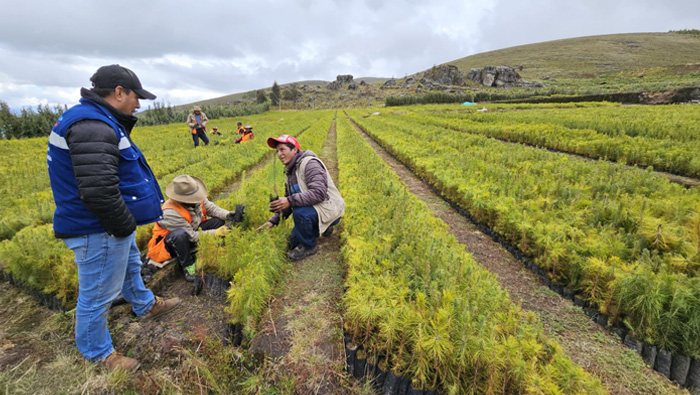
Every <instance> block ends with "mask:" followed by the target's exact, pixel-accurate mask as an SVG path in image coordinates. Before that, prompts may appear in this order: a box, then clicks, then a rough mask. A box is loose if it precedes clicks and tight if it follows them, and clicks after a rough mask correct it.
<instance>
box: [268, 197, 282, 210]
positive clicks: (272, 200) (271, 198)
mask: <svg viewBox="0 0 700 395" xmlns="http://www.w3.org/2000/svg"><path fill="white" fill-rule="evenodd" d="M279 198H280V197H279V196H275V195H273V194H270V203H272V202H274V201H275V200H277V199H279ZM270 212H273V211H272V209H270Z"/></svg>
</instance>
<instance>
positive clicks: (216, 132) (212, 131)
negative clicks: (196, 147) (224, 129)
mask: <svg viewBox="0 0 700 395" xmlns="http://www.w3.org/2000/svg"><path fill="white" fill-rule="evenodd" d="M211 134H216V135H219V136H221V132H219V128H217V127H216V126H214V127H213V128H211Z"/></svg>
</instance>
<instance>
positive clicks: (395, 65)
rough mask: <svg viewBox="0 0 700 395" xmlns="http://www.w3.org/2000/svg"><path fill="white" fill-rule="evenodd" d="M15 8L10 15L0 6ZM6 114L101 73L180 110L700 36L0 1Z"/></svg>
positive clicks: (284, 9) (300, 0)
mask: <svg viewBox="0 0 700 395" xmlns="http://www.w3.org/2000/svg"><path fill="white" fill-rule="evenodd" d="M2 3H7V4H2ZM0 6H2V9H3V16H4V18H3V23H2V24H0V100H3V101H6V102H7V103H8V104H10V106H11V107H13V108H18V107H20V106H25V105H36V104H39V103H68V104H72V103H74V102H76V101H77V99H78V91H79V88H80V87H81V86H88V85H89V77H90V75H91V74H92V73H93V72H94V70H96V69H97V68H98V67H99V66H101V65H103V64H110V63H119V64H122V65H124V66H126V67H129V68H131V69H132V70H134V71H135V72H136V73H137V74H138V75H139V78H140V79H141V81H142V83H143V84H144V86H145V87H146V88H147V89H149V90H151V91H153V92H155V93H156V94H157V95H158V96H159V100H161V99H162V100H165V101H166V102H170V103H172V104H181V103H186V102H191V101H195V100H200V99H205V98H210V97H216V96H220V95H225V94H229V93H235V92H241V91H247V90H251V89H255V88H260V87H266V86H270V85H271V84H272V82H273V81H277V82H279V83H287V82H293V81H298V80H307V79H323V80H333V79H334V78H335V76H336V75H338V74H348V73H349V74H353V75H355V76H356V77H360V76H378V77H391V76H394V77H403V76H404V75H406V74H412V73H415V72H418V71H421V70H424V69H427V68H429V67H431V66H433V65H434V64H440V63H444V62H447V61H450V60H454V59H457V58H461V57H464V56H467V55H470V54H474V53H478V52H483V51H489V50H494V49H499V48H504V47H509V46H514V45H521V44H528V43H534V42H540V41H548V40H554V39H561V38H568V37H577V36H586V35H595V34H607V33H623V32H640V31H668V30H670V29H676V30H677V29H683V28H698V27H699V25H700V24H699V23H698V22H700V20H699V18H700V17H698V15H700V2H697V1H696V0H692V1H691V0H677V1H668V2H658V1H656V2H653V1H650V0H639V1H631V0H622V1H618V2H614V3H612V4H611V3H609V2H607V1H603V0H577V1H569V2H558V1H554V0H533V1H530V2H522V1H520V2H516V1H513V0H483V1H476V0H461V1H457V0H442V1H438V0H381V1H380V0H361V1H356V2H347V1H340V0H292V1H282V0H260V1H255V2H253V1H248V2H225V1H218V0H208V1H201V2H192V1H182V0H175V1H166V0H152V1H134V0H124V1H120V2H89V1H78V0H66V1H63V2H45V1H39V0H24V1H22V2H13V3H9V0H0Z"/></svg>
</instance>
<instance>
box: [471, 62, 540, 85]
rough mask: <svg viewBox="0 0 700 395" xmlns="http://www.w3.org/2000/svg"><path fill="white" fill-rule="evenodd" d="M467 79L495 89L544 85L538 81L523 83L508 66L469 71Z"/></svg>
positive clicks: (516, 73) (518, 75)
mask: <svg viewBox="0 0 700 395" xmlns="http://www.w3.org/2000/svg"><path fill="white" fill-rule="evenodd" d="M467 79H468V80H471V81H474V82H478V83H480V84H482V85H484V86H491V87H496V88H511V87H515V86H518V87H524V86H531V87H535V88H543V87H544V84H543V83H541V82H539V81H534V82H530V81H525V80H524V79H522V78H521V77H520V74H518V72H517V71H515V69H513V68H512V67H510V66H486V67H484V68H483V69H471V70H469V73H468V74H467Z"/></svg>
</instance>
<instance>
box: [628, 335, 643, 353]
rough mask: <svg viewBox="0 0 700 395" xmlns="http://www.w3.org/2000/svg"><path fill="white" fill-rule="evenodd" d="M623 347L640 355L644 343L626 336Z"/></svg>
mask: <svg viewBox="0 0 700 395" xmlns="http://www.w3.org/2000/svg"><path fill="white" fill-rule="evenodd" d="M625 346H627V348H630V349H632V350H634V351H636V352H637V353H638V354H641V353H642V348H643V347H644V343H642V342H641V341H639V340H637V339H635V338H633V337H632V336H630V335H629V334H628V335H627V336H625Z"/></svg>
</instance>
